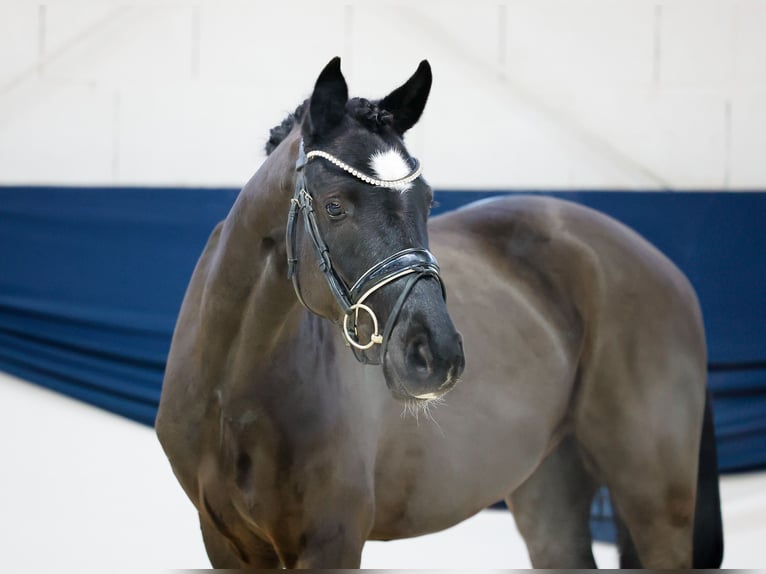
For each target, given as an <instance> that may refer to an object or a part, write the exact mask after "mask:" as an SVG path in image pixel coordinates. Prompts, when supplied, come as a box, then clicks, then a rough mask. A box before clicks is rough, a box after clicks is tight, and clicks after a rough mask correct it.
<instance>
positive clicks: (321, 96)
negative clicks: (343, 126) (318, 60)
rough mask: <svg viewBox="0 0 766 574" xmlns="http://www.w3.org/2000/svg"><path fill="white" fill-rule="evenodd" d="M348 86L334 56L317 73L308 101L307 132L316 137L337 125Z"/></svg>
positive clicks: (338, 59)
mask: <svg viewBox="0 0 766 574" xmlns="http://www.w3.org/2000/svg"><path fill="white" fill-rule="evenodd" d="M347 101H348V86H346V80H345V78H344V77H343V73H342V72H341V71H340V58H339V57H337V56H336V57H335V58H333V59H332V60H330V62H329V63H328V64H327V65H326V66H325V67H324V70H322V73H321V74H319V77H318V78H317V81H316V84H315V85H314V93H312V94H311V100H310V101H309V126H308V127H309V134H308V135H311V136H312V137H315V138H316V137H318V136H321V135H322V134H326V133H327V132H328V131H330V130H331V129H332V128H334V127H335V126H337V125H338V124H339V123H340V121H341V120H342V119H343V115H344V114H345V113H346V102H347Z"/></svg>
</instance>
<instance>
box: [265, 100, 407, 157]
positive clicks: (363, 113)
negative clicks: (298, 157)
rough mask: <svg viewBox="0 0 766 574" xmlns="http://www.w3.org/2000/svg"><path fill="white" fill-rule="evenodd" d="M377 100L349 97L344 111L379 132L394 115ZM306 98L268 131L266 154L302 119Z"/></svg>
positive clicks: (389, 124)
mask: <svg viewBox="0 0 766 574" xmlns="http://www.w3.org/2000/svg"><path fill="white" fill-rule="evenodd" d="M379 104H380V102H379V101H375V102H373V101H370V100H367V99H365V98H351V99H350V100H349V101H348V102H347V103H346V113H347V114H348V115H349V116H351V117H352V118H354V119H355V120H356V121H357V122H359V123H360V124H362V125H363V126H364V127H365V128H367V129H368V130H370V131H371V132H374V133H380V132H381V131H383V129H385V128H386V127H388V126H391V125H392V124H393V123H394V116H393V114H392V113H391V112H389V111H388V110H385V109H383V108H381V107H380V105H379ZM307 105H308V100H306V101H305V102H303V103H302V104H300V105H299V106H298V107H297V108H295V111H294V112H292V113H291V114H288V115H287V117H286V118H285V119H284V120H282V123H280V124H279V125H278V126H274V127H273V128H271V130H270V131H269V139H268V141H267V142H266V155H269V154H270V153H271V152H273V151H274V150H275V149H276V147H277V146H278V145H279V144H280V143H282V141H283V140H284V139H285V138H286V137H287V136H288V134H289V133H290V132H291V131H292V130H293V128H294V127H295V125H296V124H298V123H300V122H301V121H303V115H304V113H305V111H306V106H307Z"/></svg>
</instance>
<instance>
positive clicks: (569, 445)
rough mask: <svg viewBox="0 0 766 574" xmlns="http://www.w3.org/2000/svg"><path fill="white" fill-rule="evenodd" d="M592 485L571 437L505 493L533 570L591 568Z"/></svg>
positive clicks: (593, 566)
mask: <svg viewBox="0 0 766 574" xmlns="http://www.w3.org/2000/svg"><path fill="white" fill-rule="evenodd" d="M595 492H596V483H595V481H594V480H593V479H592V478H591V476H590V474H588V472H587V471H586V469H585V467H584V466H583V464H582V461H581V460H580V456H579V454H578V452H577V446H576V444H575V442H574V440H573V439H572V438H571V437H567V438H565V439H564V440H563V441H562V442H561V444H560V445H559V446H558V447H557V448H556V450H554V451H553V452H552V453H551V454H550V455H548V457H547V458H546V459H545V460H544V461H543V462H542V464H541V465H540V466H539V467H538V468H537V469H536V470H535V472H534V473H533V474H532V476H530V477H529V478H528V479H527V480H526V482H524V484H522V485H521V486H520V487H519V488H518V489H516V490H515V491H514V492H513V493H512V494H511V495H510V496H509V497H508V499H507V500H508V506H509V507H511V508H512V510H513V516H514V519H515V520H516V525H517V527H518V529H519V532H520V533H521V535H522V536H523V538H524V542H526V544H527V550H528V551H529V558H530V560H531V561H532V566H533V567H535V568H562V569H563V568H567V569H568V568H595V567H596V562H595V560H594V558H593V550H592V541H591V536H590V526H589V522H590V508H591V502H592V500H593V495H594V494H595Z"/></svg>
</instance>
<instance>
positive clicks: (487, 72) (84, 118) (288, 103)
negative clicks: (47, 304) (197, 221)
mask: <svg viewBox="0 0 766 574" xmlns="http://www.w3.org/2000/svg"><path fill="white" fill-rule="evenodd" d="M764 30H766V2H763V1H760V0H730V1H726V0H664V1H662V0H656V1H650V0H620V1H619V2H618V1H616V0H507V1H504V2H500V1H483V0H479V1H477V0H471V1H469V0H453V1H438V0H410V1H409V2H386V1H381V0H378V1H376V2H372V1H369V0H368V1H364V0H356V1H354V0H347V1H339V0H322V1H321V2H318V1H314V2H312V1H311V0H288V1H285V0H282V1H279V2H276V1H262V0H250V1H229V0H177V1H150V0H143V1H135V0H134V1H129V0H128V1H117V0H102V1H95V0H89V1H88V0H82V1H65V0H60V1H56V0H49V1H48V2H41V3H35V2H29V1H20V0H0V184H11V183H13V184H15V183H24V184H35V183H50V184H74V185H77V184H140V185H225V186H235V187H239V186H240V185H241V184H242V183H243V182H244V181H245V180H246V179H247V178H248V177H249V176H250V174H251V173H252V172H253V171H255V169H257V167H258V166H259V164H260V163H261V162H262V161H263V152H262V147H263V143H264V141H265V140H266V138H267V136H268V130H269V128H270V127H272V126H273V125H275V124H277V123H279V121H281V119H282V118H283V117H284V116H285V114H286V113H287V112H288V111H291V110H292V109H293V108H294V107H295V106H296V105H297V104H298V103H299V102H300V101H301V100H302V99H303V98H304V97H305V96H307V95H308V94H309V93H310V90H311V87H312V85H313V82H314V80H315V78H316V76H317V74H318V72H319V71H320V70H321V68H322V66H323V65H324V64H325V63H326V62H327V61H328V60H329V59H330V58H331V57H332V56H334V55H340V56H342V58H343V69H344V72H345V74H346V77H347V79H348V81H349V84H350V89H351V93H352V94H353V95H362V96H368V97H379V96H382V95H384V94H385V93H386V92H387V91H389V90H390V89H392V88H394V87H396V86H397V85H398V84H399V83H400V82H402V81H403V80H405V79H406V78H407V77H408V76H409V74H410V73H412V71H414V69H415V67H416V66H417V63H418V62H419V60H420V59H422V58H428V59H429V60H430V61H431V63H432V66H433V68H434V75H435V83H434V88H433V91H432V97H431V101H430V102H429V107H428V109H427V111H426V114H425V116H424V118H423V120H422V121H421V123H420V124H419V125H418V126H416V127H415V128H414V129H413V130H412V132H411V134H410V136H409V138H408V141H409V146H410V149H411V151H412V153H413V154H414V155H417V156H419V157H420V158H421V160H422V161H423V163H424V167H425V169H426V176H427V177H428V179H429V181H430V182H431V183H432V184H433V185H434V186H436V187H441V188H445V187H449V188H571V187H576V188H626V189H632V188H641V189H664V188H687V189H691V188H710V189H743V188H756V189H764V188H766V162H764V160H763V158H764V155H765V154H764V151H766V34H765V33H764Z"/></svg>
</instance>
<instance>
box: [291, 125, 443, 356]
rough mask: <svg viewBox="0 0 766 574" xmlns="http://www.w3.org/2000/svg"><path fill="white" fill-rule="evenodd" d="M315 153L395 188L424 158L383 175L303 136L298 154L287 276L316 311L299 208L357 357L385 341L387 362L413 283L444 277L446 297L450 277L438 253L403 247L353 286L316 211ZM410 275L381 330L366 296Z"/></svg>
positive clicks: (376, 183)
mask: <svg viewBox="0 0 766 574" xmlns="http://www.w3.org/2000/svg"><path fill="white" fill-rule="evenodd" d="M315 157H319V158H323V159H325V160H327V161H329V162H331V163H333V164H334V165H336V166H337V167H339V168H341V169H343V170H344V171H346V172H347V173H349V174H350V175H352V176H354V177H356V178H357V179H360V180H362V181H363V182H365V183H366V184H368V185H373V186H377V187H388V188H395V187H397V186H401V185H404V184H407V183H410V182H412V181H414V180H415V179H417V178H418V177H420V173H421V169H420V164H419V163H418V162H417V160H414V162H415V168H414V169H413V171H412V172H411V173H410V174H409V175H407V176H406V177H403V178H400V179H396V180H382V179H377V178H374V177H370V176H368V175H366V174H364V173H362V172H360V171H358V170H357V169H355V168H353V167H351V166H350V165H348V164H346V163H345V162H343V161H341V160H339V159H338V158H336V157H335V156H333V155H330V154H329V153H327V152H324V151H321V150H313V151H309V152H308V153H306V152H305V150H304V147H303V141H302V140H301V143H300V149H299V152H298V160H297V161H296V162H295V171H296V178H295V194H294V195H293V198H292V200H291V201H290V212H289V213H288V217H287V229H286V230H285V235H286V250H287V278H288V279H291V280H292V283H293V288H294V289H295V294H296V296H297V297H298V300H299V301H300V302H301V304H302V305H303V306H304V307H306V309H308V310H309V311H311V312H312V313H315V312H314V311H313V310H312V309H311V308H310V307H309V306H308V305H307V304H306V301H305V300H304V298H303V295H302V294H301V288H300V282H299V280H298V258H297V255H296V252H295V247H296V244H297V243H296V236H297V231H296V219H297V217H298V212H299V211H300V212H303V220H304V227H305V230H306V233H308V236H309V237H310V238H311V244H312V245H313V247H314V254H315V255H316V260H317V265H318V266H319V269H320V271H321V272H322V273H323V275H324V277H325V280H326V281H327V284H328V286H329V287H330V292H331V293H332V295H333V297H334V298H335V300H336V301H337V302H338V305H339V306H340V308H341V310H342V311H343V313H344V317H343V327H342V332H343V337H344V339H345V340H346V345H347V346H350V347H351V348H352V350H353V352H354V356H355V357H356V358H357V360H359V361H360V362H363V363H370V361H369V360H368V359H367V357H366V355H364V354H362V351H366V350H368V349H370V348H372V347H373V346H374V345H381V349H380V355H379V362H381V363H382V362H383V360H384V358H385V356H386V351H387V349H388V341H389V338H390V337H391V332H392V331H393V330H394V325H395V323H396V320H397V317H398V316H399V313H400V312H401V310H402V307H403V306H404V303H405V301H406V300H407V297H408V295H409V294H410V292H411V291H412V289H413V287H415V284H416V283H417V282H418V281H419V280H420V279H423V278H424V277H434V278H436V279H437V280H438V281H439V285H440V286H441V290H442V296H443V297H445V298H446V295H445V290H444V283H443V282H442V279H441V276H440V275H439V265H438V263H437V262H436V258H435V257H434V256H433V254H432V253H431V252H430V251H429V250H428V249H421V248H408V249H403V250H402V251H399V252H397V253H394V254H393V255H391V256H390V257H387V258H386V259H384V260H383V261H381V262H379V263H376V264H375V265H373V266H372V267H370V269H368V270H367V271H366V272H364V273H363V274H362V275H361V277H359V279H357V280H356V282H355V283H354V284H353V285H352V286H351V287H350V288H349V287H348V286H347V285H346V283H345V282H344V281H343V279H342V278H341V277H340V276H339V275H338V273H337V272H336V270H335V268H334V267H333V263H332V259H331V258H330V249H329V247H328V246H327V244H326V243H325V241H324V239H323V238H322V235H321V233H320V232H319V225H318V223H317V218H316V212H315V211H314V200H313V198H312V195H311V192H310V191H309V189H308V185H307V183H306V175H305V167H306V163H307V162H308V161H309V160H311V159H312V158H315ZM405 277H406V278H407V281H406V283H405V284H404V287H403V289H402V291H401V293H400V295H399V298H398V299H397V301H396V303H395V305H394V307H393V309H392V311H391V314H390V315H389V317H388V321H386V325H385V328H384V330H383V333H382V334H381V333H380V324H379V322H378V318H377V316H376V315H375V312H374V311H373V310H372V309H371V308H370V307H369V306H368V305H367V304H365V302H366V301H367V299H368V298H369V297H370V295H372V294H373V293H374V292H375V291H377V290H378V289H380V288H382V287H384V286H386V285H388V284H390V283H393V282H394V281H398V280H399V279H403V278H405ZM360 311H361V312H363V313H366V314H367V315H369V317H370V319H371V321H372V327H373V333H372V335H370V339H369V341H367V342H366V343H363V342H362V341H360V339H359V334H358V331H357V324H358V320H359V312H360ZM315 314H317V313H315Z"/></svg>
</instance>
